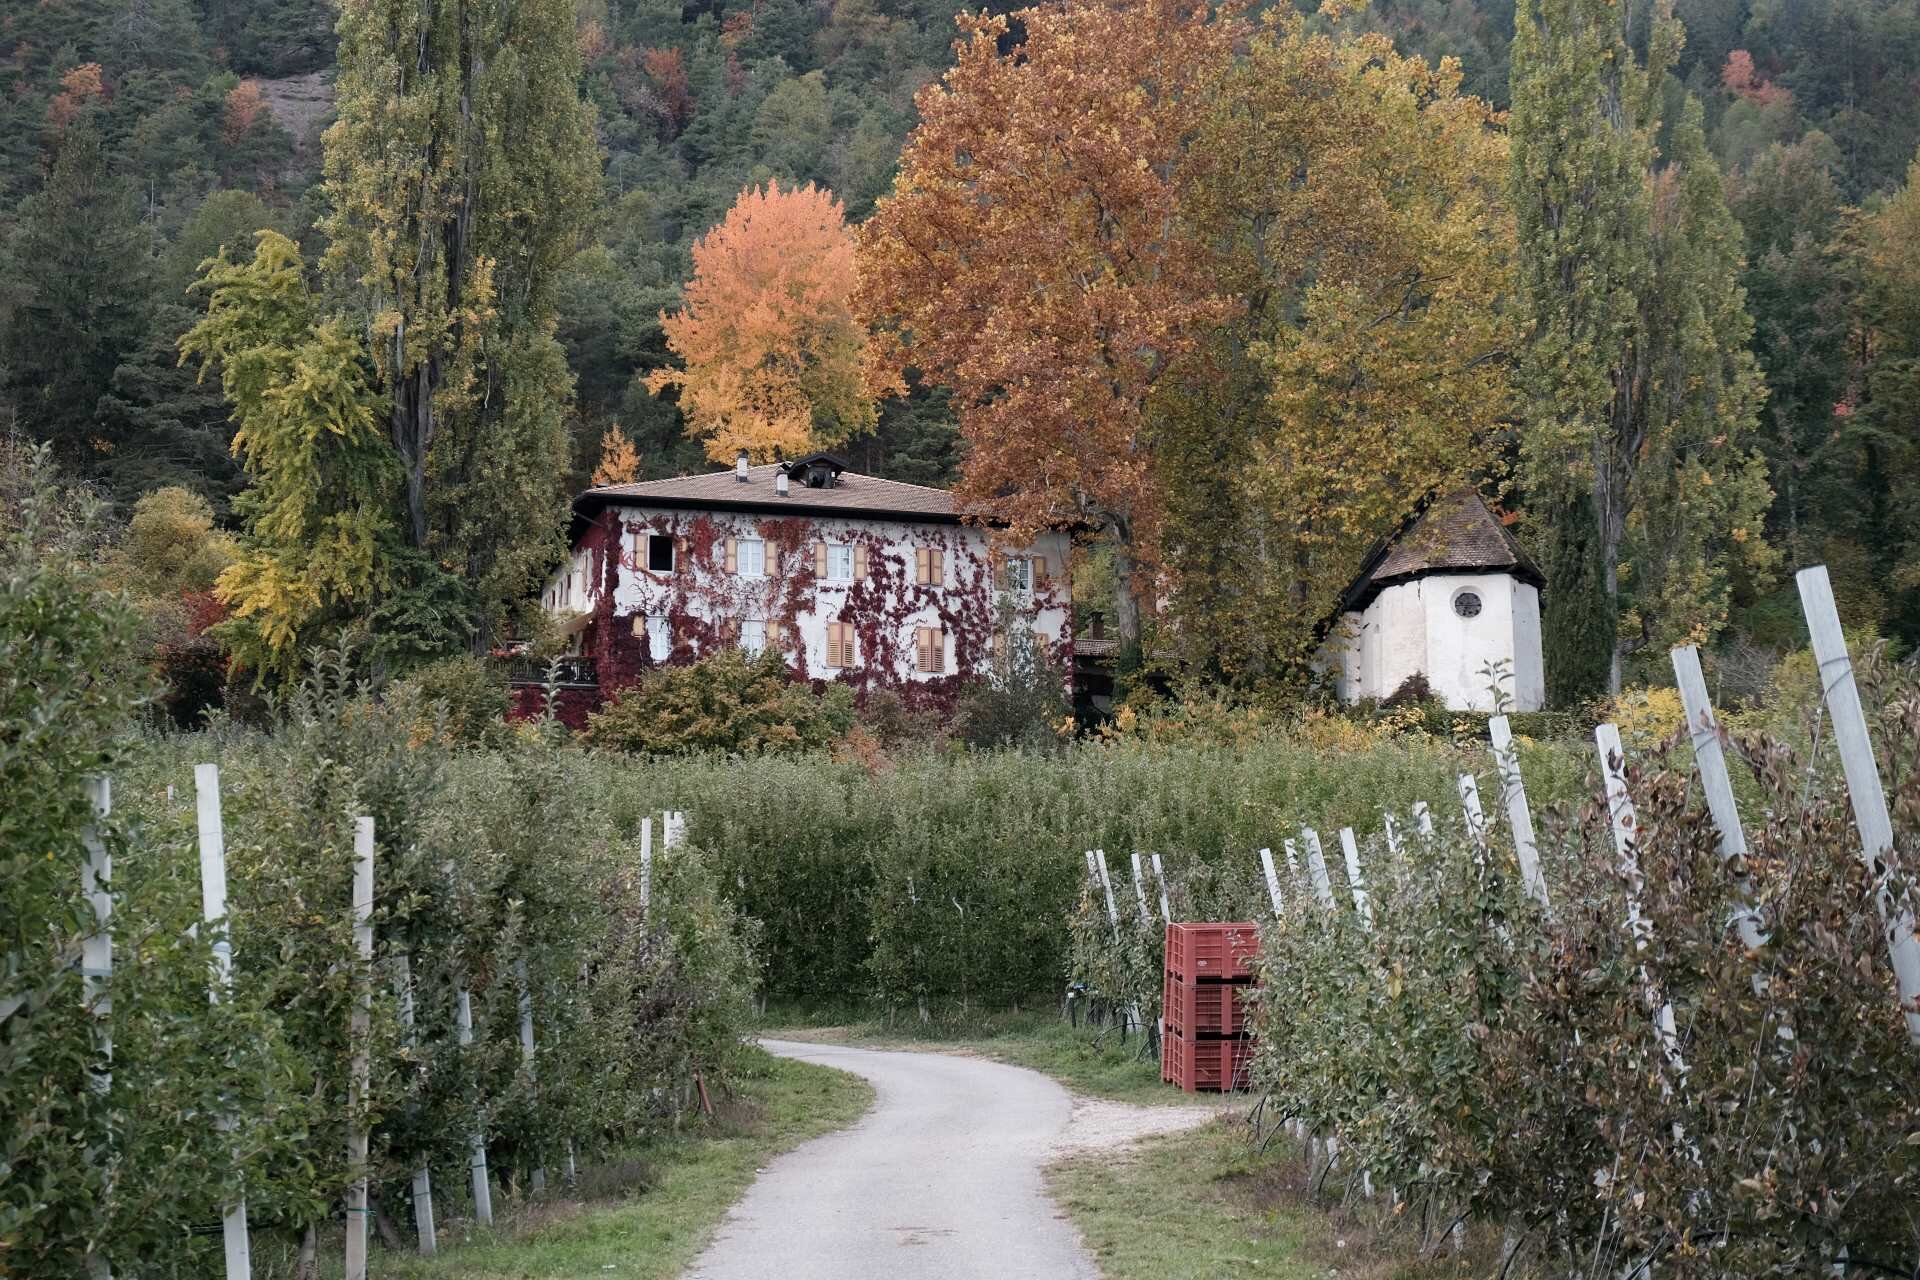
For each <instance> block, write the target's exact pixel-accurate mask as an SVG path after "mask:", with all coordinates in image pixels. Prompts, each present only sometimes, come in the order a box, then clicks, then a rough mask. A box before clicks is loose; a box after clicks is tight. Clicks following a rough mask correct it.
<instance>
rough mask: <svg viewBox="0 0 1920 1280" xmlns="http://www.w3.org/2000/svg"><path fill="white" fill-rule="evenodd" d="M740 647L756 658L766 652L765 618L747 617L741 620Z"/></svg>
mask: <svg viewBox="0 0 1920 1280" xmlns="http://www.w3.org/2000/svg"><path fill="white" fill-rule="evenodd" d="M740 647H741V648H742V649H745V650H746V651H747V652H748V653H750V654H752V655H753V656H754V657H756V658H757V657H759V656H760V655H761V654H762V653H765V652H766V649H767V622H766V619H765V618H747V619H745V620H744V621H742V622H741V624H740Z"/></svg>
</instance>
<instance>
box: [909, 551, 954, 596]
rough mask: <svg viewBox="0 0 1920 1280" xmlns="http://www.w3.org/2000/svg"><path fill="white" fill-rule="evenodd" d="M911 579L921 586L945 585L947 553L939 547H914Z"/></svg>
mask: <svg viewBox="0 0 1920 1280" xmlns="http://www.w3.org/2000/svg"><path fill="white" fill-rule="evenodd" d="M913 581H914V583H915V585H917V586H922V587H940V586H945V585H946V582H947V554H946V552H944V551H942V550H941V549H940V548H939V547H916V548H914V552H913Z"/></svg>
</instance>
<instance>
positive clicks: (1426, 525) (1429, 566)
mask: <svg viewBox="0 0 1920 1280" xmlns="http://www.w3.org/2000/svg"><path fill="white" fill-rule="evenodd" d="M1486 572H1504V573H1510V574H1512V575H1513V576H1514V577H1516V578H1519V579H1520V580H1521V581H1522V582H1528V583H1531V584H1533V586H1535V587H1537V588H1538V587H1545V586H1546V581H1547V580H1546V576H1545V575H1544V574H1542V573H1541V572H1540V567H1539V566H1538V565H1536V564H1535V563H1534V562H1533V558H1532V557H1531V556H1529V555H1528V554H1527V553H1526V551H1525V550H1524V549H1523V548H1522V547H1521V546H1520V543H1519V540H1518V539H1516V538H1515V537H1514V536H1513V534H1512V533H1511V532H1510V531H1509V530H1508V529H1507V527H1506V526H1505V525H1503V524H1501V523H1500V519H1499V517H1497V516H1495V515H1494V514H1493V511H1492V510H1491V509H1490V508H1489V507H1488V506H1487V504H1486V500H1485V499H1483V498H1482V497H1481V496H1480V494H1479V492H1478V491H1476V490H1473V489H1460V490H1457V491H1455V492H1453V493H1449V494H1445V495H1434V496H1431V497H1429V498H1428V499H1427V500H1426V501H1424V502H1422V503H1421V504H1420V506H1418V507H1417V508H1415V509H1414V512H1413V514H1412V515H1410V516H1409V517H1408V518H1407V519H1406V521H1405V522H1404V523H1402V524H1401V526H1400V528H1399V529H1398V530H1396V531H1395V532H1394V533H1392V534H1389V535H1388V536H1387V537H1384V538H1382V539H1381V540H1380V541H1379V542H1376V543H1375V544H1374V546H1373V549H1372V550H1371V551H1369V552H1368V553H1367V558H1366V560H1365V561H1364V562H1363V563H1362V565H1361V569H1360V572H1359V574H1358V575H1357V576H1356V577H1355V578H1354V580H1353V585H1351V586H1349V587H1348V588H1347V590H1346V593H1345V594H1344V595H1342V596H1341V598H1340V611H1341V612H1343V613H1351V612H1353V611H1355V610H1359V609H1364V608H1366V607H1367V605H1368V604H1370V603H1372V601H1373V598H1374V597H1375V596H1377V595H1379V594H1380V592H1381V591H1383V590H1385V589H1386V588H1387V587H1390V586H1393V585H1394V584H1396V583H1400V582H1411V581H1413V580H1414V579H1415V578H1422V577H1426V576H1427V575H1428V574H1436V573H1486Z"/></svg>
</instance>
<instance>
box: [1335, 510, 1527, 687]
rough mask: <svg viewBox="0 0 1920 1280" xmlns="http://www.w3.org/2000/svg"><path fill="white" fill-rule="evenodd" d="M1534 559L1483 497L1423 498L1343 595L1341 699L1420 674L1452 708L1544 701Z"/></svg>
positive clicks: (1338, 643)
mask: <svg viewBox="0 0 1920 1280" xmlns="http://www.w3.org/2000/svg"><path fill="white" fill-rule="evenodd" d="M1545 585H1546V580H1545V578H1544V577H1543V576H1542V575H1541V573H1540V570H1539V567H1538V566H1536V565H1535V564H1534V562H1533V560H1532V559H1531V558H1530V557H1529V556H1528V555H1527V553H1526V552H1525V551H1524V550H1522V549H1521V547H1520V544H1519V542H1518V541H1516V540H1515V539H1514V536H1513V534H1512V533H1510V532H1508V530H1507V528H1506V526H1505V525H1503V524H1501V523H1500V521H1499V519H1498V518H1497V517H1496V516H1495V515H1494V514H1493V512H1492V511H1491V510H1489V509H1488V507H1487V504H1486V503H1485V502H1484V501H1483V500H1482V499H1481V497H1480V495H1479V494H1478V493H1477V492H1475V491H1473V490H1471V489H1464V490H1461V491H1459V492H1457V493H1453V494H1448V495H1443V496H1439V497H1436V498H1434V499H1432V500H1430V501H1428V502H1426V503H1424V504H1422V507H1421V509H1419V510H1417V511H1416V512H1415V513H1414V514H1413V516H1411V517H1410V518H1409V519H1408V521H1407V522H1406V523H1405V524H1404V525H1403V526H1402V527H1401V528H1400V529H1399V531H1398V532H1396V533H1394V534H1393V535H1391V536H1390V537H1387V538H1384V539H1382V540H1381V541H1380V542H1379V543H1378V544H1377V545H1376V546H1375V547H1374V549H1373V550H1372V552H1371V553H1369V555H1368V556H1367V559H1366V562H1365V564H1363V565H1362V566H1361V569H1360V573H1359V575H1358V576H1357V577H1356V578H1355V579H1354V581H1353V585H1352V586H1350V587H1348V588H1347V591H1346V594H1345V595H1344V596H1342V597H1341V601H1340V605H1339V615H1338V618H1337V620H1336V624H1335V627H1334V630H1333V632H1332V634H1331V635H1330V636H1329V637H1328V649H1327V650H1326V651H1324V652H1326V653H1327V657H1328V659H1329V661H1328V665H1329V666H1333V665H1334V664H1333V661H1332V659H1334V658H1335V657H1336V656H1337V659H1338V665H1337V667H1334V671H1335V674H1336V677H1337V680H1338V685H1339V693H1340V697H1341V699H1342V700H1344V701H1346V702H1358V701H1360V700H1361V699H1363V698H1387V697H1390V696H1392V694H1393V693H1394V691H1395V690H1397V689H1399V688H1400V686H1401V685H1402V684H1403V683H1404V682H1405V681H1406V680H1407V679H1408V678H1409V677H1411V676H1415V675H1421V676H1425V677H1426V680H1427V684H1428V687H1429V688H1431V689H1432V691H1433V693H1434V694H1435V696H1437V697H1438V698H1440V699H1441V701H1443V702H1445V703H1446V704H1447V706H1448V707H1450V708H1452V709H1453V710H1456V711H1492V710H1494V709H1495V697H1494V687H1493V683H1492V682H1491V681H1490V679H1489V676H1488V669H1489V668H1496V669H1497V670H1498V671H1499V677H1498V680H1499V685H1500V688H1501V690H1502V692H1503V693H1504V695H1505V698H1504V701H1505V704H1506V710H1509V711H1538V710H1539V709H1540V708H1541V707H1543V706H1545V705H1546V695H1547V688H1546V669H1545V665H1544V664H1543V662H1542V660H1541V656H1540V591H1541V589H1542V588H1543V587H1544V586H1545Z"/></svg>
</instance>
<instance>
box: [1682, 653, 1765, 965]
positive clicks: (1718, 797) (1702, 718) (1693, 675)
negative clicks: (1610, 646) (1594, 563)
mask: <svg viewBox="0 0 1920 1280" xmlns="http://www.w3.org/2000/svg"><path fill="white" fill-rule="evenodd" d="M1673 674H1674V678H1675V682H1676V683H1677V684H1678V685H1679V688H1680V705H1681V706H1682V707H1684V708H1686V713H1687V735H1688V737H1689V738H1690V739H1691V740H1692V742H1693V766H1694V769H1695V770H1696V771H1697V772H1698V773H1699V774H1700V788H1701V790H1702V791H1704V792H1706V796H1707V811H1708V812H1709V813H1711V814H1713V825H1714V826H1715V827H1716V828H1717V829H1718V830H1719V832H1720V856H1721V857H1722V858H1725V859H1727V860H1728V861H1732V860H1733V859H1736V858H1745V857H1746V856H1747V833H1746V831H1745V830H1744V829H1743V828H1742V827H1741V825H1740V807H1739V805H1738V804H1736V803H1735V801H1734V798H1733V779H1732V777H1731V776H1729V774H1728V773H1727V753H1726V751H1725V750H1724V749H1723V748H1722V746H1721V743H1720V722H1719V721H1718V720H1716V719H1715V718H1714V714H1713V702H1712V700H1711V699H1709V698H1708V697H1707V678H1706V676H1705V674H1704V673H1702V672H1701V670H1700V651H1699V650H1698V649H1696V648H1694V647H1693V646H1692V645H1685V646H1682V647H1681V648H1678V649H1675V650H1674V651H1673ZM1734 888H1735V891H1736V892H1737V893H1738V894H1739V896H1740V901H1739V903H1738V905H1737V906H1736V907H1735V908H1734V922H1735V923H1736V924H1737V925H1738V926H1739V929H1740V941H1741V943H1742V944H1743V945H1745V947H1746V948H1747V950H1749V951H1758V950H1759V949H1760V948H1761V947H1763V946H1765V945H1766V941H1767V939H1766V934H1765V933H1764V932H1763V931H1762V929H1761V927H1760V913H1759V912H1758V911H1756V910H1754V907H1753V886H1752V885H1751V884H1749V883H1748V881H1747V874H1746V872H1745V870H1744V869H1743V870H1741V871H1740V872H1739V873H1738V874H1737V875H1736V876H1735V878H1734ZM1756 981H1757V982H1759V983H1761V984H1762V985H1764V982H1765V980H1764V979H1760V978H1756Z"/></svg>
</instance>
